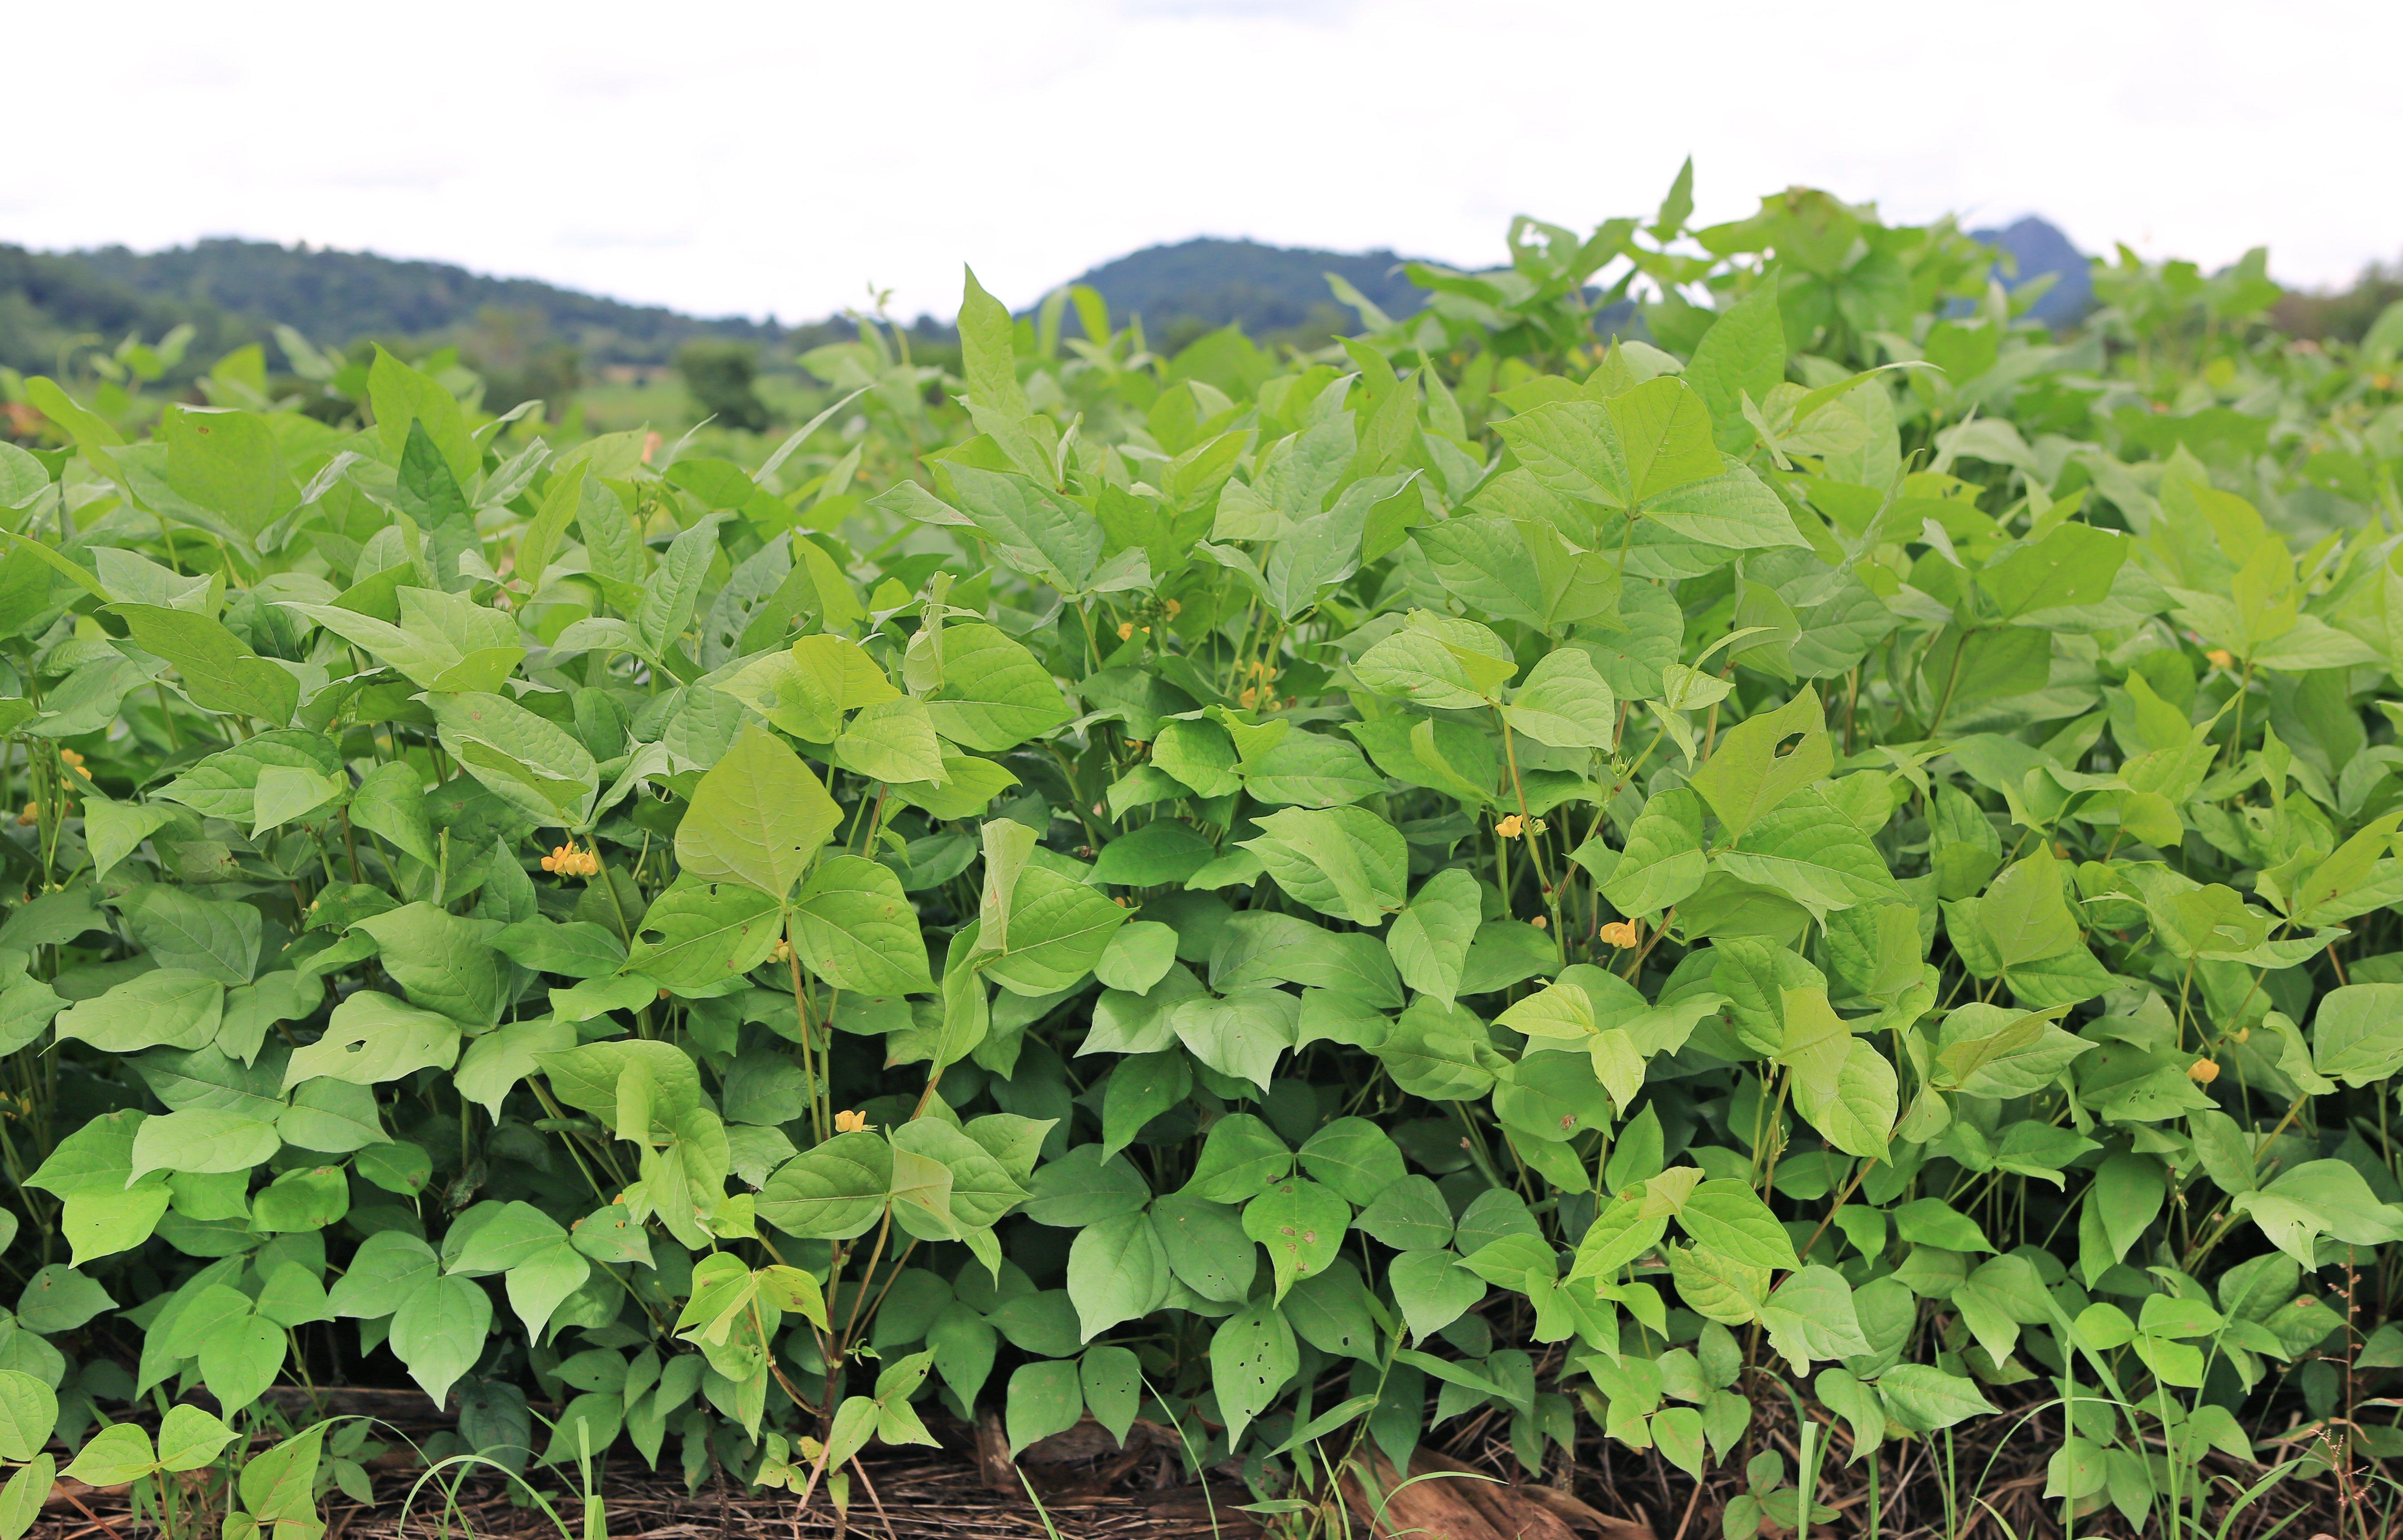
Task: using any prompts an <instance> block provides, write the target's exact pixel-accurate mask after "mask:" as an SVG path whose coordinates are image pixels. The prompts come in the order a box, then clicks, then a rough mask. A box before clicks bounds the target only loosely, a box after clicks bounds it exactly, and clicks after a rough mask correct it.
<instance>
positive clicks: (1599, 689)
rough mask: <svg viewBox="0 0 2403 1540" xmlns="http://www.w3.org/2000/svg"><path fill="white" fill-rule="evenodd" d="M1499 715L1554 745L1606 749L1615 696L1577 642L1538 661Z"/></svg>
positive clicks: (1611, 738)
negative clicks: (1574, 645) (1577, 646)
mask: <svg viewBox="0 0 2403 1540" xmlns="http://www.w3.org/2000/svg"><path fill="white" fill-rule="evenodd" d="M1502 715H1503V717H1504V719H1505V720H1506V721H1507V722H1508V723H1509V724H1510V726H1511V727H1512V728H1515V729H1516V730H1518V731H1520V732H1522V733H1525V734H1526V735H1527V736H1528V737H1530V738H1532V739H1534V740H1535V741H1536V742H1539V743H1549V744H1550V745H1551V746H1552V747H1554V748H1556V749H1575V748H1584V749H1607V748H1609V747H1610V746H1611V744H1612V743H1613V742H1616V740H1617V737H1618V701H1617V700H1616V698H1614V697H1613V696H1612V694H1611V692H1610V687H1609V685H1607V684H1605V683H1604V681H1603V677H1602V675H1601V674H1600V673H1596V672H1595V670H1594V666H1593V659H1591V658H1590V657H1589V656H1587V655H1586V654H1585V653H1584V652H1582V651H1580V650H1579V649H1577V648H1576V647H1563V648H1562V649H1560V650H1559V651H1558V652H1554V653H1550V654H1548V655H1547V656H1546V657H1545V659H1544V660H1543V661H1542V662H1540V663H1537V664H1536V665H1535V669H1534V670H1533V671H1532V672H1531V673H1528V675H1527V682H1526V683H1525V684H1524V685H1522V686H1521V687H1520V688H1519V692H1518V694H1517V695H1516V696H1514V697H1513V698H1512V699H1511V701H1510V704H1509V706H1508V708H1507V709H1506V710H1505V711H1504V712H1503V714H1502Z"/></svg>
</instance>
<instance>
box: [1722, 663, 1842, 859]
mask: <svg viewBox="0 0 2403 1540" xmlns="http://www.w3.org/2000/svg"><path fill="white" fill-rule="evenodd" d="M1788 738H1796V739H1798V740H1799V741H1798V742H1795V743H1794V744H1793V745H1792V746H1791V747H1790V748H1786V747H1785V746H1784V745H1785V740H1786V739H1788ZM1834 768H1835V751H1834V750H1833V749H1832V748H1830V747H1829V746H1828V742H1827V727H1826V722H1825V718H1824V716H1823V715H1822V714H1821V711H1820V708H1819V697H1818V694H1817V692H1815V691H1813V690H1810V689H1805V690H1804V691H1802V693H1801V694H1799V695H1798V696H1796V697H1795V698H1794V699H1793V700H1791V701H1787V702H1786V703H1785V705H1783V706H1780V707H1778V708H1777V709H1776V710H1775V711H1771V712H1763V713H1761V714H1760V715H1757V716H1747V717H1745V718H1744V719H1743V721H1742V722H1739V723H1737V724H1736V725H1735V726H1734V727H1732V728H1729V729H1728V730H1727V731H1725V732H1723V733H1721V734H1720V735H1719V742H1718V747H1717V749H1716V750H1715V752H1714V753H1713V754H1712V756H1711V757H1710V759H1709V760H1708V761H1707V762H1705V763H1704V764H1703V766H1702V768H1701V769H1700V770H1696V771H1695V772H1694V774H1693V778H1692V782H1691V784H1692V785H1693V788H1694V790H1695V791H1696V792H1698V793H1700V794H1701V795H1702V800H1703V801H1705V802H1707V803H1709V804H1710V808H1711V811H1712V812H1715V813H1716V814H1717V815H1718V819H1719V822H1720V823H1722V824H1724V825H1727V828H1728V832H1729V834H1731V835H1733V836H1735V837H1736V838H1738V839H1741V838H1742V837H1743V834H1744V832H1745V831H1746V830H1748V829H1750V828H1751V827H1752V826H1753V825H1755V824H1757V823H1758V822H1759V821H1760V820H1761V819H1762V818H1763V817H1764V816H1766V815H1767V814H1769V813H1771V812H1774V811H1776V809H1777V808H1778V807H1779V806H1780V805H1781V804H1782V803H1784V802H1785V800H1786V799H1787V798H1790V797H1792V796H1793V795H1794V794H1795V793H1796V792H1798V791H1800V790H1801V789H1802V788H1803V787H1804V786H1807V785H1809V784H1811V783H1813V782H1814V781H1817V780H1819V779H1820V778H1821V777H1823V776H1825V775H1827V773H1828V772H1829V771H1830V770H1833V769H1834Z"/></svg>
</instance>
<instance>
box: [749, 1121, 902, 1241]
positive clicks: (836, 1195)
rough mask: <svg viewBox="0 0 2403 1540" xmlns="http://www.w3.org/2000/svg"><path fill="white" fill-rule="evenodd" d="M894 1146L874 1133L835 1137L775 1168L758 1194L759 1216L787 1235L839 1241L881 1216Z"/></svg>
mask: <svg viewBox="0 0 2403 1540" xmlns="http://www.w3.org/2000/svg"><path fill="white" fill-rule="evenodd" d="M892 1184H893V1146H892V1145H888V1144H886V1143H885V1141H884V1140H883V1139H882V1137H881V1136H879V1135H877V1134H873V1133H866V1132H860V1133H840V1134H837V1135H835V1136H834V1137H833V1138H832V1139H829V1140H827V1141H826V1143H825V1144H823V1145H818V1146H817V1147H816V1148H814V1149H810V1150H805V1151H803V1152H802V1153H801V1154H799V1155H798V1156H796V1157H794V1158H792V1159H790V1160H788V1161H786V1162H785V1164H784V1165H782V1166H780V1167H778V1168H777V1169H776V1172H775V1173H774V1174H773V1175H771V1176H770V1177H769V1178H768V1185H767V1186H765V1187H764V1188H762V1189H761V1190H760V1193H759V1198H758V1211H759V1217H760V1218H762V1219H765V1220H767V1221H768V1222H769V1223H770V1224H771V1225H774V1226H775V1227H776V1228H778V1229H781V1230H784V1231H785V1233H787V1234H789V1235H798V1236H801V1237H804V1238H808V1239H823V1240H833V1241H840V1240H847V1239H849V1238H850V1237H852V1236H854V1235H859V1234H862V1233H864V1232H865V1231H867V1230H868V1229H869V1228H871V1227H873V1226H874V1225H875V1223H876V1220H877V1217H878V1216H879V1215H880V1214H882V1213H883V1212H884V1203H885V1197H886V1194H887V1193H888V1192H889V1191H890V1190H891V1188H892Z"/></svg>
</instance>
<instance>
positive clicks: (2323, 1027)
mask: <svg viewBox="0 0 2403 1540" xmlns="http://www.w3.org/2000/svg"><path fill="white" fill-rule="evenodd" d="M2312 1061H2313V1063H2314V1064H2315V1065H2317V1066H2318V1068H2319V1072H2320V1073H2321V1074H2322V1075H2328V1076H2331V1077H2332V1078H2335V1079H2338V1080H2341V1081H2343V1082H2344V1083H2345V1084H2346V1085H2348V1086H2355V1087H2358V1086H2368V1085H2375V1084H2377V1083H2378V1082H2380V1081H2382V1080H2385V1079H2387V1078H2389V1077H2390V1076H2392V1075H2394V1074H2395V1072H2396V1070H2397V1069H2398V1068H2403V984H2349V985H2345V986H2343V987H2341V988H2338V989H2333V990H2330V991H2328V992H2327V993H2326V994H2324V995H2322V996H2321V997H2320V1002H2319V1013H2318V1015H2317V1016H2315V1017H2314V1018H2313V1021H2312Z"/></svg>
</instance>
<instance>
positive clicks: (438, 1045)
mask: <svg viewBox="0 0 2403 1540" xmlns="http://www.w3.org/2000/svg"><path fill="white" fill-rule="evenodd" d="M459 1039H460V1031H459V1023H458V1022H457V1021H455V1020H452V1019H451V1018H450V1017H448V1016H443V1015H439V1014H438V1013H436V1012H434V1011H429V1010H418V1009H414V1008H412V1007H410V1006H406V1005H403V1004H402V1003H401V1002H399V1001H397V1000H395V999H394V998H393V997H392V996H390V995H388V994H379V993H377V992H374V991H373V990H361V991H360V992H358V993H356V994H354V995H352V996H351V997H350V998H349V999H347V1000H345V1001H343V1002H342V1003H341V1004H340V1005H339V1006H335V1007H334V1012H333V1016H332V1018H331V1019H330V1020H328V1021H327V1022H326V1033H325V1035H324V1036H322V1037H320V1038H319V1039H318V1040H317V1041H316V1042H314V1043H312V1044H310V1045H309V1046H308V1047H302V1048H297V1049H295V1050H294V1051H293V1054H292V1058H291V1061H290V1062H289V1063H288V1064H287V1065H286V1066H285V1071H284V1089H286V1090H290V1089H292V1088H293V1087H295V1086H297V1085H299V1084H301V1083H302V1082H303V1081H307V1080H313V1079H316V1078H318V1077H320V1076H323V1077H325V1078H326V1079H329V1080H340V1081H346V1082H348V1083H349V1084H351V1085H354V1086H375V1085H381V1084H382V1083H383V1082H384V1081H387V1080H397V1079H399V1078H400V1077H401V1076H402V1075H408V1074H410V1072H411V1071H414V1070H421V1069H429V1068H430V1069H449V1068H450V1067H451V1064H452V1063H454V1062H455V1061H457V1060H458V1057H459Z"/></svg>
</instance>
